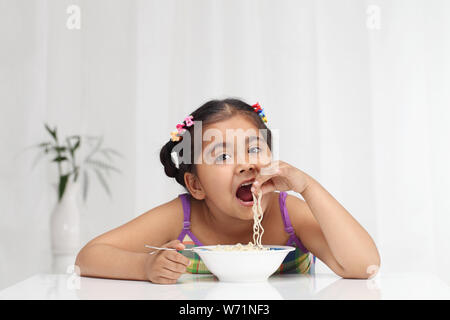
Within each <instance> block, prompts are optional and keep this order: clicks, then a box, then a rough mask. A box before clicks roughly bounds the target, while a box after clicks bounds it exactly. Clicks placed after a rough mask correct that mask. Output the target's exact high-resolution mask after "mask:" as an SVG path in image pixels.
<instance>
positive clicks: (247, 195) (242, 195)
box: [236, 181, 253, 207]
mask: <svg viewBox="0 0 450 320" xmlns="http://www.w3.org/2000/svg"><path fill="white" fill-rule="evenodd" d="M252 184H253V181H249V182H245V183H243V184H241V185H240V186H239V187H238V188H237V190H236V198H237V200H238V201H239V203H240V204H241V205H243V206H246V207H249V206H252V205H253V195H252V191H251V188H252Z"/></svg>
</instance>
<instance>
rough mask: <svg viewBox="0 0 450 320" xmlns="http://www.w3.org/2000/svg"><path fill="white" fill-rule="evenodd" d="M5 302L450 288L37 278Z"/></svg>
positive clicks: (440, 285)
mask: <svg viewBox="0 0 450 320" xmlns="http://www.w3.org/2000/svg"><path fill="white" fill-rule="evenodd" d="M0 299H194V300H203V299H212V300H216V299H225V300H227V299H232V300H249V299H252V300H253V299H255V300H259V299H269V300H277V299H289V300H294V299H450V287H449V286H448V285H447V284H446V283H445V282H443V281H442V280H440V279H439V278H438V277H436V276H434V275H432V274H422V273H403V274H386V275H383V274H381V273H380V274H378V275H377V276H376V277H375V278H373V279H369V280H356V279H342V278H339V277H337V276H335V275H331V274H316V275H315V276H306V275H295V274H290V275H276V276H272V277H270V278H269V280H268V281H266V282H261V283H225V282H220V281H218V280H217V279H216V278H215V277H214V276H211V275H191V274H184V275H183V276H182V277H181V278H180V279H179V280H178V283H177V284H173V285H160V284H153V283H150V282H145V281H129V280H111V279H99V278H87V277H78V276H77V275H75V274H37V275H34V276H32V277H30V278H28V279H26V280H24V281H22V282H19V283H17V284H15V285H13V286H11V287H9V288H6V289H4V290H2V291H0Z"/></svg>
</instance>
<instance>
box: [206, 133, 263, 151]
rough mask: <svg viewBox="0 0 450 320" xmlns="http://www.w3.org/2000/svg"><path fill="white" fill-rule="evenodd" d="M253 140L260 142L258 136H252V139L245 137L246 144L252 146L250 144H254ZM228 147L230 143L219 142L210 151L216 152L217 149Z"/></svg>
mask: <svg viewBox="0 0 450 320" xmlns="http://www.w3.org/2000/svg"><path fill="white" fill-rule="evenodd" d="M253 140H258V141H259V137H258V136H250V137H248V136H247V137H245V144H250V142H252V141H253ZM227 145H229V143H228V142H222V143H220V142H218V143H216V144H215V145H213V146H212V147H211V148H210V149H209V151H214V150H216V148H217V147H226V146H227Z"/></svg>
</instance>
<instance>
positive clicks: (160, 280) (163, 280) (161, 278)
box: [152, 276, 177, 284]
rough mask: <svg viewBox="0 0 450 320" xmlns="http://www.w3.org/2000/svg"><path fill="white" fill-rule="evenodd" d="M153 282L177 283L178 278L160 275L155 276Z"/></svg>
mask: <svg viewBox="0 0 450 320" xmlns="http://www.w3.org/2000/svg"><path fill="white" fill-rule="evenodd" d="M152 282H153V283H156V284H175V283H177V280H176V279H175V280H174V279H169V278H165V277H161V276H160V277H157V278H155V279H154V280H153V281H152Z"/></svg>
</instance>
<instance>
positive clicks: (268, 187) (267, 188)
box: [260, 180, 275, 195]
mask: <svg viewBox="0 0 450 320" xmlns="http://www.w3.org/2000/svg"><path fill="white" fill-rule="evenodd" d="M260 190H261V192H262V195H265V194H266V193H269V192H272V191H275V185H274V183H273V182H272V181H271V180H269V181H267V182H265V183H264V184H263V185H262V186H261V188H260Z"/></svg>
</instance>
